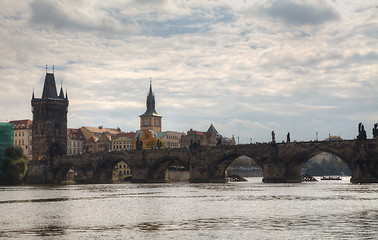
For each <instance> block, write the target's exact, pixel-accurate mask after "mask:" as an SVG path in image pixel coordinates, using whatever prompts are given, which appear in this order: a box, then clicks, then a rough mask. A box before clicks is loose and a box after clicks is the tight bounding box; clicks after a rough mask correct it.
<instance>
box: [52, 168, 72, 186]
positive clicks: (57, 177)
mask: <svg viewBox="0 0 378 240" xmlns="http://www.w3.org/2000/svg"><path fill="white" fill-rule="evenodd" d="M71 169H72V170H74V171H75V170H76V169H77V166H76V165H75V164H73V163H60V164H59V165H57V166H56V167H54V168H53V170H52V174H53V179H54V183H55V184H60V183H64V182H66V181H67V180H68V179H67V173H68V171H70V170H71Z"/></svg>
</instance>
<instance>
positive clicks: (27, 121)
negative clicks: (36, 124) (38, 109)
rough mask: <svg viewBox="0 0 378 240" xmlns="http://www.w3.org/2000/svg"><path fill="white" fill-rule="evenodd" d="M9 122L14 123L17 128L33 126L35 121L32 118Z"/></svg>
mask: <svg viewBox="0 0 378 240" xmlns="http://www.w3.org/2000/svg"><path fill="white" fill-rule="evenodd" d="M9 123H13V124H14V128H15V129H23V128H31V127H32V125H33V121H32V120H30V119H25V120H14V121H10V122H9Z"/></svg>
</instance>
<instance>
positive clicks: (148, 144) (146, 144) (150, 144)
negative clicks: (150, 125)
mask: <svg viewBox="0 0 378 240" xmlns="http://www.w3.org/2000/svg"><path fill="white" fill-rule="evenodd" d="M138 142H142V149H154V148H156V146H157V136H156V132H154V131H152V130H143V131H142V130H139V131H137V134H136V135H135V137H134V141H133V148H134V149H137V144H138Z"/></svg>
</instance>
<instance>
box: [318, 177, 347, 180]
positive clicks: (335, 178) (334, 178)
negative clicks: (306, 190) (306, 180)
mask: <svg viewBox="0 0 378 240" xmlns="http://www.w3.org/2000/svg"><path fill="white" fill-rule="evenodd" d="M320 180H342V178H341V177H340V176H337V177H332V176H328V177H325V176H323V177H322V178H321V179H320Z"/></svg>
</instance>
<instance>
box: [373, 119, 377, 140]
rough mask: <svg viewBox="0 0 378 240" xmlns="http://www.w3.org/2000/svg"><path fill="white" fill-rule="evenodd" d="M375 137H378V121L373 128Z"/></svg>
mask: <svg viewBox="0 0 378 240" xmlns="http://www.w3.org/2000/svg"><path fill="white" fill-rule="evenodd" d="M373 138H374V139H378V123H376V124H374V128H373Z"/></svg>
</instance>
